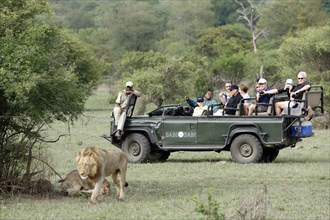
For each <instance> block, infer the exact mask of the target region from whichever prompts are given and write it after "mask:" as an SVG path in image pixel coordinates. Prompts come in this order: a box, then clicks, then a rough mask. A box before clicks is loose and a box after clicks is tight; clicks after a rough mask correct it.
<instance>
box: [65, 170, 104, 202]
mask: <svg viewBox="0 0 330 220" xmlns="http://www.w3.org/2000/svg"><path fill="white" fill-rule="evenodd" d="M59 182H60V188H61V190H62V191H61V192H62V193H64V194H65V195H69V196H79V195H80V194H81V193H82V192H87V193H92V191H93V189H94V187H95V184H94V183H93V182H92V181H91V180H90V179H89V178H86V179H82V178H81V177H80V175H79V172H78V170H73V171H71V172H70V173H68V175H66V177H65V179H63V180H60V181H59ZM108 193H110V183H109V181H108V180H106V179H104V182H103V184H102V195H103V196H105V195H107V194H108Z"/></svg>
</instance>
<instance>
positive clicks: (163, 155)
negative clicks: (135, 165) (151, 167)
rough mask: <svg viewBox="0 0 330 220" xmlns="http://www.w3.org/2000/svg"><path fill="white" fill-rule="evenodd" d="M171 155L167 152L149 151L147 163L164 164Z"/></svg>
mask: <svg viewBox="0 0 330 220" xmlns="http://www.w3.org/2000/svg"><path fill="white" fill-rule="evenodd" d="M170 155H171V152H169V151H162V150H160V151H151V152H150V154H149V155H148V161H149V162H165V161H166V160H167V159H168V158H169V156H170Z"/></svg>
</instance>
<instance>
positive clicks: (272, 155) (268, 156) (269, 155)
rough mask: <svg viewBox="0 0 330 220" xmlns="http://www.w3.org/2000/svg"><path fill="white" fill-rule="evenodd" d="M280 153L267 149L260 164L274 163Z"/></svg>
mask: <svg viewBox="0 0 330 220" xmlns="http://www.w3.org/2000/svg"><path fill="white" fill-rule="evenodd" d="M278 153H279V151H278V150H276V149H267V148H266V149H265V148H264V150H263V154H262V157H261V160H260V163H271V162H273V161H274V160H275V159H276V158H277V156H278Z"/></svg>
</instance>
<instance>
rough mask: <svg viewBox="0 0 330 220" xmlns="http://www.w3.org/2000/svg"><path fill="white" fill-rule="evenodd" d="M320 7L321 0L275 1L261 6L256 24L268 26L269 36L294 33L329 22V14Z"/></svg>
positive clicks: (276, 36) (274, 36)
mask: <svg viewBox="0 0 330 220" xmlns="http://www.w3.org/2000/svg"><path fill="white" fill-rule="evenodd" d="M322 9H323V6H322V0H312V1H300V0H294V1H277V2H274V3H273V4H269V7H264V8H262V13H263V14H264V16H262V17H261V18H260V21H259V22H258V24H260V25H261V26H264V25H267V26H268V27H269V34H270V37H271V38H278V37H283V36H285V35H292V34H293V35H295V34H296V32H297V31H301V30H303V29H305V28H308V27H311V26H323V25H325V24H327V23H329V21H330V20H329V15H327V14H326V12H324V11H323V10H322Z"/></svg>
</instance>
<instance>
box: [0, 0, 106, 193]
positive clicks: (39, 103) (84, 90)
mask: <svg viewBox="0 0 330 220" xmlns="http://www.w3.org/2000/svg"><path fill="white" fill-rule="evenodd" d="M37 2H38V4H36V1H35V0H26V1H1V8H0V44H1V47H0V55H1V56H0V104H1V106H0V167H1V169H2V172H1V174H0V183H4V184H6V186H8V184H9V185H10V184H14V183H15V182H16V181H17V180H18V179H19V178H20V177H21V175H22V174H24V172H25V175H24V176H25V177H28V179H29V178H31V177H32V175H33V174H32V173H31V169H32V167H31V161H32V159H33V158H36V157H37V155H35V153H37V152H36V151H37V149H38V147H39V146H40V145H41V144H42V143H43V142H44V141H45V139H44V137H43V136H42V134H41V131H42V128H43V126H44V125H45V124H46V123H51V122H53V121H55V120H61V121H70V120H73V119H74V118H76V117H77V116H78V115H79V114H81V113H82V111H83V109H84V102H85V100H86V99H87V97H88V95H89V91H90V90H91V88H93V87H94V86H95V85H96V84H97V82H98V79H99V77H100V74H101V68H100V67H99V66H98V62H97V61H96V60H94V59H93V58H92V56H91V54H89V52H88V51H87V50H86V49H85V48H84V47H83V46H82V45H81V44H80V43H79V42H78V41H77V40H76V39H73V38H70V37H69V36H68V35H67V34H66V33H65V31H63V30H61V28H60V27H59V26H58V25H56V24H54V23H52V22H50V21H51V20H53V18H51V17H49V16H50V6H49V3H48V1H46V0H44V1H43V0H40V1H37ZM45 21H46V22H45ZM23 171H24V172H23ZM6 186H3V185H0V188H2V189H3V187H6ZM4 190H5V189H4Z"/></svg>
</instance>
